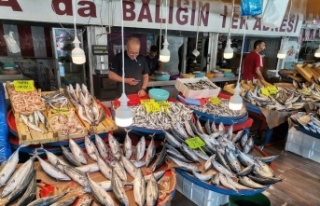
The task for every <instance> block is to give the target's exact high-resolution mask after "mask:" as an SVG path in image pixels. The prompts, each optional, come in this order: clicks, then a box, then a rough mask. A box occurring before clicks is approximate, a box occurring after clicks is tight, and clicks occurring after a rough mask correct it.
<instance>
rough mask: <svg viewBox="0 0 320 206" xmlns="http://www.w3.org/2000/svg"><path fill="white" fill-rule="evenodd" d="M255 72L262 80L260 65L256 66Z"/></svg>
mask: <svg viewBox="0 0 320 206" xmlns="http://www.w3.org/2000/svg"><path fill="white" fill-rule="evenodd" d="M256 74H257V76H258V79H259V80H261V81H262V80H264V78H263V75H262V73H261V67H257V68H256Z"/></svg>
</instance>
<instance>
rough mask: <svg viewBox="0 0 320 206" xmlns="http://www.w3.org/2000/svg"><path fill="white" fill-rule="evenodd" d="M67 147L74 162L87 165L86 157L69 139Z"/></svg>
mask: <svg viewBox="0 0 320 206" xmlns="http://www.w3.org/2000/svg"><path fill="white" fill-rule="evenodd" d="M69 147H70V150H71V152H72V154H73V155H74V157H75V158H76V160H78V161H79V162H81V163H83V164H87V163H88V161H87V159H86V156H85V155H84V153H83V151H82V149H81V148H80V147H79V145H78V144H77V143H76V142H75V141H74V140H73V139H71V138H70V137H69Z"/></svg>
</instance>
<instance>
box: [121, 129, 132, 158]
mask: <svg viewBox="0 0 320 206" xmlns="http://www.w3.org/2000/svg"><path fill="white" fill-rule="evenodd" d="M125 131H126V133H127V134H126V137H125V139H124V146H123V148H124V154H125V156H126V158H128V159H130V158H131V155H132V141H131V138H130V136H129V131H130V130H127V129H125Z"/></svg>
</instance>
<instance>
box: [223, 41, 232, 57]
mask: <svg viewBox="0 0 320 206" xmlns="http://www.w3.org/2000/svg"><path fill="white" fill-rule="evenodd" d="M232 57H233V49H232V48H231V40H230V39H228V41H227V46H226V48H225V49H224V52H223V58H225V59H231V58H232Z"/></svg>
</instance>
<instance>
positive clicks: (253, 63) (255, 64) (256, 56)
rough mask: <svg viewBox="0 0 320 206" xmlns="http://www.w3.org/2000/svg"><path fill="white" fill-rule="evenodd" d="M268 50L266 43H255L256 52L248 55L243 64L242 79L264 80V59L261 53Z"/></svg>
mask: <svg viewBox="0 0 320 206" xmlns="http://www.w3.org/2000/svg"><path fill="white" fill-rule="evenodd" d="M265 49H266V43H265V42H264V41H263V40H257V41H255V42H254V50H253V51H252V52H250V53H249V54H247V55H246V57H245V58H244V60H243V64H242V71H243V72H242V79H243V80H253V79H259V80H264V78H263V76H262V71H261V70H262V67H263V64H262V58H261V56H260V52H262V51H263V50H265Z"/></svg>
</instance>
